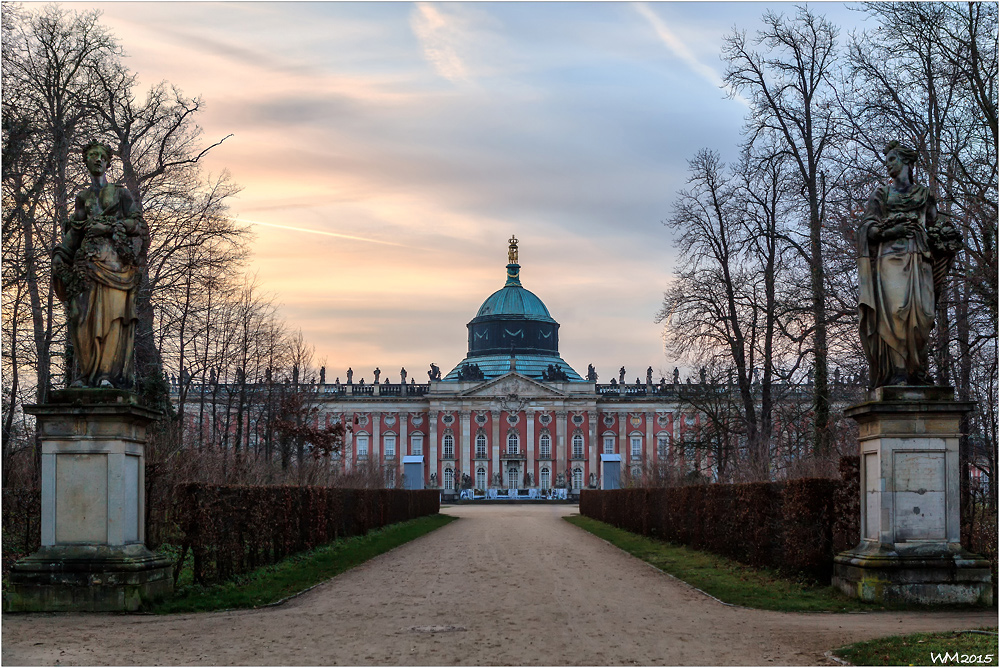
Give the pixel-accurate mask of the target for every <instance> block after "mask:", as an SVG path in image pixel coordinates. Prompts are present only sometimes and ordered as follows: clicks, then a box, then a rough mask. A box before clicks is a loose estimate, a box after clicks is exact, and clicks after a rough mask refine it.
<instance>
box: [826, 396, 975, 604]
mask: <svg viewBox="0 0 1000 668" xmlns="http://www.w3.org/2000/svg"><path fill="white" fill-rule="evenodd" d="M973 407H974V404H973V403H971V402H959V401H954V392H953V390H952V388H949V387H908V386H898V387H897V386H890V387H880V388H877V389H876V390H874V391H872V392H869V396H868V401H866V402H864V403H862V404H859V405H857V406H852V407H850V408H848V409H847V410H846V411H845V413H846V414H847V415H848V416H850V417H852V418H853V419H854V420H856V421H857V422H858V426H859V431H860V434H859V436H860V441H861V543H860V544H859V545H858V546H857V547H856V548H854V549H853V550H848V551H847V552H842V553H840V554H839V555H837V556H836V558H835V559H834V576H833V584H834V586H836V587H838V588H839V589H840V590H841V591H843V592H844V593H846V594H848V595H849V596H853V597H856V598H860V599H863V600H866V601H878V602H890V601H905V602H913V603H927V604H940V603H987V604H988V603H992V598H993V590H992V587H991V584H990V566H989V562H988V561H987V560H985V559H983V558H982V557H979V556H977V555H974V554H971V553H969V552H967V551H966V550H964V549H962V546H961V544H960V538H959V480H960V471H959V462H958V440H959V436H960V435H961V430H960V420H961V418H962V415H964V414H965V413H967V412H969V411H971V410H972V409H973Z"/></svg>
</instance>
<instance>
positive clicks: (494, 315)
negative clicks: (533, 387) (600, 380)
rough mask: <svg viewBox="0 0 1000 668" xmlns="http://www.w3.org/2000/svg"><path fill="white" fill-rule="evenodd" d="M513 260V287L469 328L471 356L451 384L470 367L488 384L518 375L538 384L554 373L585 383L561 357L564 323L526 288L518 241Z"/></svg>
mask: <svg viewBox="0 0 1000 668" xmlns="http://www.w3.org/2000/svg"><path fill="white" fill-rule="evenodd" d="M507 260H508V262H507V282H506V283H505V284H504V286H503V287H502V288H500V289H499V290H497V291H496V292H494V293H493V294H492V295H490V296H489V297H488V298H487V299H486V301H484V302H483V305H482V306H480V307H479V311H478V312H477V313H476V317H475V318H473V319H472V320H471V321H470V322H469V324H468V329H469V352H468V354H467V355H466V357H465V359H464V360H462V362H461V363H460V364H459V365H458V366H456V367H455V368H454V369H452V371H451V373H449V374H448V375H447V376H445V380H459V379H460V376H461V375H463V374H462V368H463V367H465V366H470V367H471V366H474V367H476V369H477V370H478V371H477V373H478V372H482V374H483V375H484V376H485V378H487V379H489V378H494V377H496V376H499V375H503V374H504V373H507V372H508V371H512V370H515V369H516V370H517V371H518V372H519V373H522V374H525V375H528V376H529V377H532V378H540V377H542V376H543V375H545V374H548V375H549V376H551V375H552V373H553V372H554V373H557V374H559V373H561V374H562V375H563V376H564V378H565V379H566V380H569V381H579V380H582V379H581V378H580V376H579V374H577V373H576V372H575V371H573V369H572V368H570V366H569V365H568V364H566V362H565V361H563V359H562V357H560V356H559V323H558V322H556V321H555V320H554V319H553V318H552V316H551V315H549V309H547V308H546V307H545V304H543V303H542V300H541V299H539V298H538V297H537V296H535V293H533V292H531V291H530V290H526V289H525V288H524V287H523V286H522V285H521V265H519V264H518V263H517V239H516V238H514V237H511V239H510V248H509V250H508V255H507ZM512 357H513V358H514V359H515V362H514V364H516V366H515V367H513V368H512V366H511V364H512V362H511V358H512Z"/></svg>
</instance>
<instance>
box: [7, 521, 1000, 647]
mask: <svg viewBox="0 0 1000 668" xmlns="http://www.w3.org/2000/svg"><path fill="white" fill-rule="evenodd" d="M575 511H576V508H575V506H528V505H524V506H517V505H514V506H509V505H505V506H465V507H450V508H446V509H444V510H443V512H446V513H449V514H452V515H456V516H458V517H459V518H460V519H459V520H458V521H456V522H452V523H451V524H449V525H447V526H445V527H444V528H441V529H438V530H437V531H435V532H433V533H431V534H429V535H427V536H424V537H422V538H419V539H418V540H416V541H413V542H411V543H408V544H406V545H403V546H401V547H399V548H397V549H395V550H393V551H392V552H389V553H387V554H384V555H382V556H380V557H377V558H375V559H373V560H371V561H369V562H367V563H365V564H362V565H361V566H359V567H357V568H355V569H353V570H351V571H348V572H346V573H343V574H342V575H339V576H338V577H336V578H334V579H333V580H330V581H329V582H327V583H325V584H323V585H321V586H319V587H317V588H315V589H313V590H312V591H310V592H308V593H306V594H304V595H302V596H299V597H297V598H295V599H293V600H291V601H289V602H288V603H286V604H284V605H282V606H278V607H274V608H268V609H264V610H253V611H241V612H222V613H207V614H191V615H169V616H142V615H101V614H92V615H81V614H43V615H4V616H3V629H2V639H3V645H2V656H0V659H2V663H3V665H4V666H11V665H37V664H47V665H54V664H58V665H90V666H96V665H164V664H166V665H185V664H197V665H276V666H280V665H297V666H308V665H335V664H348V665H371V664H375V665H400V664H401V665H439V666H449V665H497V664H499V665H515V666H516V665H551V666H558V665H568V664H577V665H580V664H583V665H621V664H639V665H739V664H742V665H768V664H772V663H773V664H792V665H812V664H820V665H821V664H829V663H830V662H829V660H828V659H825V658H824V656H823V653H824V652H825V651H826V650H828V649H831V648H834V647H838V646H840V645H844V644H847V643H850V642H855V641H858V640H865V639H868V638H872V637H876V636H881V635H890V634H895V633H910V632H915V631H932V630H948V629H968V628H975V627H977V626H982V625H987V624H995V623H996V616H995V613H992V612H990V611H983V612H966V613H872V614H796V613H779V612H761V611H754V610H745V609H740V608H733V607H729V606H725V605H722V604H720V603H717V602H716V601H714V600H712V599H710V598H708V597H706V596H704V595H703V594H700V593H698V592H696V591H694V590H692V589H690V588H689V587H687V586H686V585H684V584H682V583H680V582H678V581H676V580H674V579H673V578H670V577H668V576H666V575H664V574H663V573H660V572H659V571H657V570H656V569H654V568H652V567H651V566H649V565H647V564H645V563H644V562H642V561H640V560H638V559H635V558H633V557H631V556H629V555H627V554H626V553H624V552H622V551H620V550H618V549H617V548H615V547H612V546H611V545H609V544H607V543H605V542H604V541H602V540H600V539H599V538H597V537H595V536H593V535H591V534H589V533H587V532H585V531H583V530H582V529H578V528H576V527H574V526H572V525H571V524H569V523H567V522H565V521H563V520H561V519H559V518H560V517H561V516H562V515H565V514H568V513H570V512H575ZM414 627H423V628H417V629H414ZM449 627H458V628H457V629H456V628H450V629H449Z"/></svg>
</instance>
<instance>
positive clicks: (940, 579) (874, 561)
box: [832, 541, 993, 605]
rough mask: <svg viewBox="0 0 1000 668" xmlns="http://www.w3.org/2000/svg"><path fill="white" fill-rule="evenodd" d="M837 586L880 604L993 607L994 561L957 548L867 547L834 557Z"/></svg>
mask: <svg viewBox="0 0 1000 668" xmlns="http://www.w3.org/2000/svg"><path fill="white" fill-rule="evenodd" d="M832 584H833V586H834V587H837V588H838V589H840V591H842V592H844V593H845V594H847V595H848V596H851V597H854V598H859V599H861V600H863V601H870V602H875V603H893V602H902V603H917V604H925V605H935V604H952V603H960V604H977V603H978V604H982V605H992V604H993V586H992V584H991V580H990V562H989V561H988V560H986V559H984V558H982V557H980V556H978V555H975V554H972V553H970V552H967V551H966V550H964V549H962V548H961V546H959V545H955V544H951V545H948V546H942V545H940V544H933V545H926V546H924V545H920V544H906V545H897V546H896V549H894V550H886V549H884V548H882V547H880V546H879V545H878V544H877V543H874V542H870V541H864V542H862V544H861V545H859V546H858V547H856V548H854V549H853V550H848V551H847V552H841V553H840V554H838V555H837V556H836V557H834V566H833V583H832Z"/></svg>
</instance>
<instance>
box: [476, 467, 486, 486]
mask: <svg viewBox="0 0 1000 668" xmlns="http://www.w3.org/2000/svg"><path fill="white" fill-rule="evenodd" d="M476 489H486V468H485V467H482V466H480V467H479V468H478V469H476Z"/></svg>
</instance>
